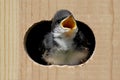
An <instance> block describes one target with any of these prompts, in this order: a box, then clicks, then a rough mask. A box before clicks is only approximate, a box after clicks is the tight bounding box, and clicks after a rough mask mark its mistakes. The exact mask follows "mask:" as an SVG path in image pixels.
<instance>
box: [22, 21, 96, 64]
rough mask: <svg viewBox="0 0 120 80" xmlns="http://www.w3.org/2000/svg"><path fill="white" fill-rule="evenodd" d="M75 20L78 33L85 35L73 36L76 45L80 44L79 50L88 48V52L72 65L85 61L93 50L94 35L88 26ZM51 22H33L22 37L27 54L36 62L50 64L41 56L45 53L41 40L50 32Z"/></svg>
mask: <svg viewBox="0 0 120 80" xmlns="http://www.w3.org/2000/svg"><path fill="white" fill-rule="evenodd" d="M76 22H77V26H78V31H80V34H81V33H82V34H81V35H84V36H85V37H83V36H77V38H75V39H74V41H77V43H78V45H77V46H80V45H81V47H82V48H81V50H82V49H86V50H88V54H87V56H86V57H85V58H84V59H82V60H81V61H80V62H79V63H78V64H72V65H80V64H83V63H85V62H86V61H87V60H89V58H90V57H91V56H92V54H93V51H94V49H95V37H94V34H93V32H92V30H91V29H90V27H89V26H88V25H86V24H85V23H83V22H80V21H76ZM51 23H52V22H51V21H41V22H37V23H35V24H33V25H32V26H31V27H30V28H29V29H28V31H27V32H26V34H25V37H24V46H25V50H26V52H27V54H28V56H29V57H30V58H31V59H32V60H33V61H35V62H36V63H39V64H42V65H51V64H50V63H48V62H47V61H46V60H44V58H43V55H44V54H45V53H46V50H45V48H44V47H45V46H44V43H43V42H44V39H45V36H46V35H47V34H48V33H50V32H51ZM79 37H81V40H79V39H78V38H79ZM82 38H85V39H83V40H85V41H87V43H86V44H85V43H84V42H85V41H82ZM82 42H83V43H82ZM75 43H76V42H75ZM82 45H86V46H85V47H86V48H84V46H82ZM65 54H66V53H65ZM73 54H74V53H73ZM78 56H79V55H78ZM60 57H61V56H60ZM75 59H76V58H75ZM61 65H71V64H61Z"/></svg>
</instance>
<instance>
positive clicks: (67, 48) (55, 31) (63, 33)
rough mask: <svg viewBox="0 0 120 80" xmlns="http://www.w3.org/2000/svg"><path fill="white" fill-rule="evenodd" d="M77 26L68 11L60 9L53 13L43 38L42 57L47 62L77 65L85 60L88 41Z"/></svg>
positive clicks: (87, 51)
mask: <svg viewBox="0 0 120 80" xmlns="http://www.w3.org/2000/svg"><path fill="white" fill-rule="evenodd" d="M78 27H79V26H78V25H77V22H76V20H75V18H74V17H73V15H72V13H71V12H70V11H68V10H60V11H58V12H57V13H56V14H55V16H54V17H53V19H52V23H51V31H50V32H49V33H48V34H46V35H45V37H44V40H43V45H44V48H45V52H44V54H43V55H42V58H43V59H44V60H45V61H46V62H47V63H48V64H54V65H77V64H80V63H83V62H84V61H86V58H87V57H88V54H89V48H88V47H87V45H89V42H88V40H87V38H86V37H85V35H84V34H83V33H82V32H81V31H80V29H79V28H78Z"/></svg>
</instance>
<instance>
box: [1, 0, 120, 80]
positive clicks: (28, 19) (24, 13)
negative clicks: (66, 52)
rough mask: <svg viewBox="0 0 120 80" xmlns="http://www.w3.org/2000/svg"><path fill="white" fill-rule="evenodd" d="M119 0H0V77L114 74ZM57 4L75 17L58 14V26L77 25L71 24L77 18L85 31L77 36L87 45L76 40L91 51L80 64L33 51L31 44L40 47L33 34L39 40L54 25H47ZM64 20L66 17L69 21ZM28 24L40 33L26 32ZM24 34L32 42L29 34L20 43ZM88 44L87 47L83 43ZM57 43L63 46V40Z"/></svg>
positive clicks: (52, 79)
mask: <svg viewBox="0 0 120 80" xmlns="http://www.w3.org/2000/svg"><path fill="white" fill-rule="evenodd" d="M119 2H120V1H119V0H112V1H109V0H100V1H97V0H90V1H85V0H84V1H80V0H79V1H78V0H69V1H65V0H12V1H10V0H1V1H0V4H1V5H0V8H1V9H0V80H66V79H69V80H110V79H111V80H120V77H119V75H120V71H119V70H120V64H119V61H120V58H119V57H120V54H119V47H120V38H119V34H120V28H119V25H120V18H119V17H120V10H119V7H120V6H119ZM62 9H64V10H68V11H70V12H71V13H72V14H73V16H74V18H75V20H74V18H73V17H71V16H69V17H67V18H63V19H62V25H63V27H64V26H67V27H64V28H70V29H72V30H73V29H75V31H77V29H76V26H75V24H76V23H77V24H79V25H80V30H81V32H80V33H81V34H82V32H83V35H84V36H85V37H86V36H88V37H89V38H88V37H87V38H84V39H83V42H84V41H85V44H84V45H87V46H83V45H82V46H81V47H82V48H81V47H80V50H84V52H85V51H86V52H89V51H90V50H91V54H90V55H89V58H87V60H85V61H83V62H82V63H80V64H76V65H68V64H64V65H63V64H62V65H59V64H55V63H54V64H53V63H52V62H51V61H48V60H47V58H46V57H45V58H44V53H45V51H44V53H43V54H42V55H41V53H40V54H37V55H36V47H37V49H38V51H40V50H41V44H42V43H40V42H38V43H37V41H36V40H39V38H40V37H41V38H40V40H41V41H42V42H45V40H44V38H45V37H47V38H48V37H49V36H46V35H45V36H43V35H44V34H43V33H44V32H45V33H46V31H48V32H50V31H49V30H51V29H53V31H54V29H55V28H51V27H49V26H47V25H48V24H50V25H51V24H52V21H53V19H54V18H53V17H54V15H55V13H56V12H57V11H59V10H62ZM65 14H66V13H65ZM65 14H64V15H65ZM60 17H62V16H60ZM68 18H69V19H68ZM57 19H58V18H57ZM43 20H46V21H48V23H45V25H44V26H39V25H38V26H39V28H36V27H35V26H36V24H39V23H40V24H41V23H42V21H43ZM74 21H75V22H76V23H75V22H74ZM77 21H78V22H77ZM60 22H61V21H60ZM66 22H72V26H69V25H71V24H66ZM81 25H82V26H81ZM33 27H34V28H33ZM42 27H46V28H45V29H42ZM81 27H83V28H84V30H83V28H81ZM85 27H86V28H85ZM33 29H35V33H37V31H38V33H40V34H31V31H33ZM57 30H58V29H57ZM39 31H40V32H39ZM58 31H59V30H58ZM73 31H74V30H73ZM84 33H85V34H84ZM46 34H47V33H46ZM75 34H76V33H75ZM28 35H30V36H32V37H30V39H31V40H33V41H34V42H36V44H34V42H33V41H31V40H30V41H29V42H28V45H27V46H26V43H27V40H29V38H28ZM68 36H69V34H68ZM84 36H82V37H84ZM37 38H38V39H37ZM46 40H47V39H46ZM78 40H79V39H78ZM78 40H77V41H78ZM89 40H90V42H89ZM48 41H50V40H48ZM56 41H57V40H56ZM80 41H81V40H80ZM46 42H47V41H46ZM58 42H59V41H58ZM67 42H69V41H66V43H67ZM29 44H30V48H29ZM31 44H32V46H31ZM37 44H38V45H37ZM60 44H62V43H60ZM90 44H92V47H90V48H88V45H90ZM36 45H37V46H36ZM44 45H45V43H44ZM50 45H51V44H50ZM34 46H35V47H34ZM62 46H63V47H64V44H62ZM31 47H32V48H31ZM72 47H74V45H73V46H72ZM91 48H92V49H91ZM64 49H66V47H64ZM34 50H35V51H34ZM45 50H46V47H45ZM46 52H47V51H46ZM39 55H40V56H39ZM47 55H48V54H47ZM72 56H73V55H72ZM57 58H58V57H57ZM76 58H77V57H76ZM76 58H75V59H76ZM42 60H43V61H42ZM56 60H57V59H56ZM56 60H55V61H56ZM81 61H82V60H81ZM73 63H74V62H73Z"/></svg>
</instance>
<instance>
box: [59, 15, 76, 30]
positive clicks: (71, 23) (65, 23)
mask: <svg viewBox="0 0 120 80" xmlns="http://www.w3.org/2000/svg"><path fill="white" fill-rule="evenodd" d="M60 24H61V25H62V27H63V28H69V29H76V27H77V26H76V21H75V19H74V18H73V16H72V15H70V16H68V17H67V18H65V19H63V20H62V21H61V23H60Z"/></svg>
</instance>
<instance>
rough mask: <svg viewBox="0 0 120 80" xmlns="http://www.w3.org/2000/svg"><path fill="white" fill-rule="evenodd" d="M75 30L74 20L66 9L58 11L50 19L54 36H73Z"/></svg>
mask: <svg viewBox="0 0 120 80" xmlns="http://www.w3.org/2000/svg"><path fill="white" fill-rule="evenodd" d="M77 30H78V29H77V24H76V21H75V19H74V17H73V15H72V13H71V12H70V11H68V10H60V11H58V12H57V13H56V14H55V16H54V17H53V19H52V31H53V33H54V37H62V36H63V37H73V36H74V35H75V34H76V32H77Z"/></svg>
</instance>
